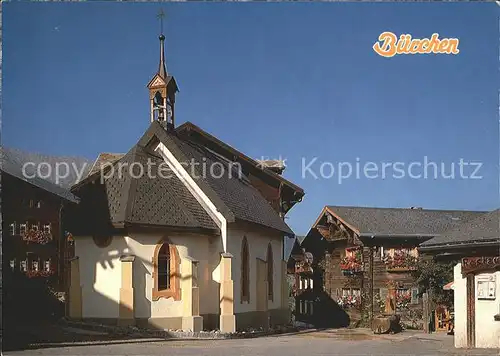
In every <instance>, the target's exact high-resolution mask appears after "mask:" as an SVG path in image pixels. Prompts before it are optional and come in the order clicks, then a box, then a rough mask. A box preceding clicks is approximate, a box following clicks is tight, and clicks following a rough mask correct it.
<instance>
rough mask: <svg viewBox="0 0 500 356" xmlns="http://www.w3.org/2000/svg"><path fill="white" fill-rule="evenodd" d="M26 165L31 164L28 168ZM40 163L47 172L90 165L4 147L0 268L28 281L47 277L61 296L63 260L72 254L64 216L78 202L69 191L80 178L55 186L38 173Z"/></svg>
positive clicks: (52, 180) (64, 280) (64, 277)
mask: <svg viewBox="0 0 500 356" xmlns="http://www.w3.org/2000/svg"><path fill="white" fill-rule="evenodd" d="M27 162H29V163H30V164H29V165H26V166H24V164H25V163H27ZM42 162H44V165H45V168H47V167H49V166H50V167H52V168H54V167H55V164H56V163H61V162H66V163H69V164H71V163H73V164H75V166H79V168H83V169H85V166H84V165H85V164H86V161H85V160H84V159H76V158H75V159H73V158H68V157H53V156H43V155H39V154H33V153H26V152H23V151H20V150H14V149H6V148H3V149H2V169H1V181H2V215H3V216H2V232H3V233H2V244H3V261H2V262H3V266H2V268H3V270H6V269H9V270H12V271H15V272H21V273H23V274H25V275H26V276H27V277H29V278H47V279H48V280H49V282H50V284H51V285H52V287H53V288H54V289H56V290H59V291H61V292H63V291H65V289H66V284H67V280H68V278H67V275H66V273H65V259H66V257H68V254H71V244H70V242H68V241H67V238H66V237H67V236H66V233H65V229H64V226H63V225H62V215H63V213H64V211H65V209H66V208H67V207H68V206H70V205H72V204H76V203H77V198H76V197H75V196H74V195H73V194H71V193H70V192H69V189H68V186H69V185H70V184H72V183H73V182H74V180H75V179H76V176H75V174H68V176H67V177H65V178H64V179H63V178H61V180H60V182H59V183H60V184H56V183H55V176H54V174H52V175H48V173H49V171H48V168H47V171H46V172H44V171H40V172H38V173H37V172H36V167H38V166H39V165H40V163H42ZM23 167H24V168H25V169H23ZM41 167H43V165H42V166H41ZM46 173H47V174H46ZM42 177H43V178H42Z"/></svg>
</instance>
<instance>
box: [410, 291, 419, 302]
mask: <svg viewBox="0 0 500 356" xmlns="http://www.w3.org/2000/svg"><path fill="white" fill-rule="evenodd" d="M411 304H418V288H412V289H411Z"/></svg>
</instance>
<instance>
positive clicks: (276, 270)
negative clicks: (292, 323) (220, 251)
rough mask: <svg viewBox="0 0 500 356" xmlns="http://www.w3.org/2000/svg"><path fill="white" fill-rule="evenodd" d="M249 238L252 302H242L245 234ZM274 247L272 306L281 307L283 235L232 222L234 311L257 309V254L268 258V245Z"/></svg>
mask: <svg viewBox="0 0 500 356" xmlns="http://www.w3.org/2000/svg"><path fill="white" fill-rule="evenodd" d="M244 236H246V238H247V241H248V251H249V255H250V256H249V257H250V259H249V262H250V302H249V303H246V302H244V303H242V302H241V246H242V245H241V244H242V241H243V237H244ZM269 243H271V246H272V249H273V287H274V288H273V292H274V298H273V301H269V302H268V309H278V308H280V307H281V260H282V259H283V256H282V254H283V235H281V234H279V233H276V232H273V231H271V230H265V229H260V228H256V229H250V228H249V227H243V226H237V225H232V226H230V227H229V229H228V243H227V246H228V252H229V253H231V254H232V255H233V260H232V270H231V274H232V277H233V281H234V313H243V312H249V311H255V310H256V303H255V301H256V289H255V284H256V278H257V258H260V259H262V260H264V261H266V260H267V246H268V244H269Z"/></svg>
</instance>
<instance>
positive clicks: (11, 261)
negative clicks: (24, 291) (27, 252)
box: [10, 259, 16, 270]
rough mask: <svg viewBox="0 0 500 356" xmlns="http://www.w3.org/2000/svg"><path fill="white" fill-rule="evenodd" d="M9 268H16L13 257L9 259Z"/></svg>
mask: <svg viewBox="0 0 500 356" xmlns="http://www.w3.org/2000/svg"><path fill="white" fill-rule="evenodd" d="M10 269H11V270H15V269H16V260H15V259H12V260H10Z"/></svg>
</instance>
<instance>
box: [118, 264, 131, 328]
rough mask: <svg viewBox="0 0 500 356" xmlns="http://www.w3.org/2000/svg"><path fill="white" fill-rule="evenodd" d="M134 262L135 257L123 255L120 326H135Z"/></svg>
mask: <svg viewBox="0 0 500 356" xmlns="http://www.w3.org/2000/svg"><path fill="white" fill-rule="evenodd" d="M134 260H135V256H132V255H123V256H121V257H120V262H121V270H122V275H121V279H122V282H121V288H120V309H119V312H118V325H134V324H135V316H134V279H133V270H134Z"/></svg>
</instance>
